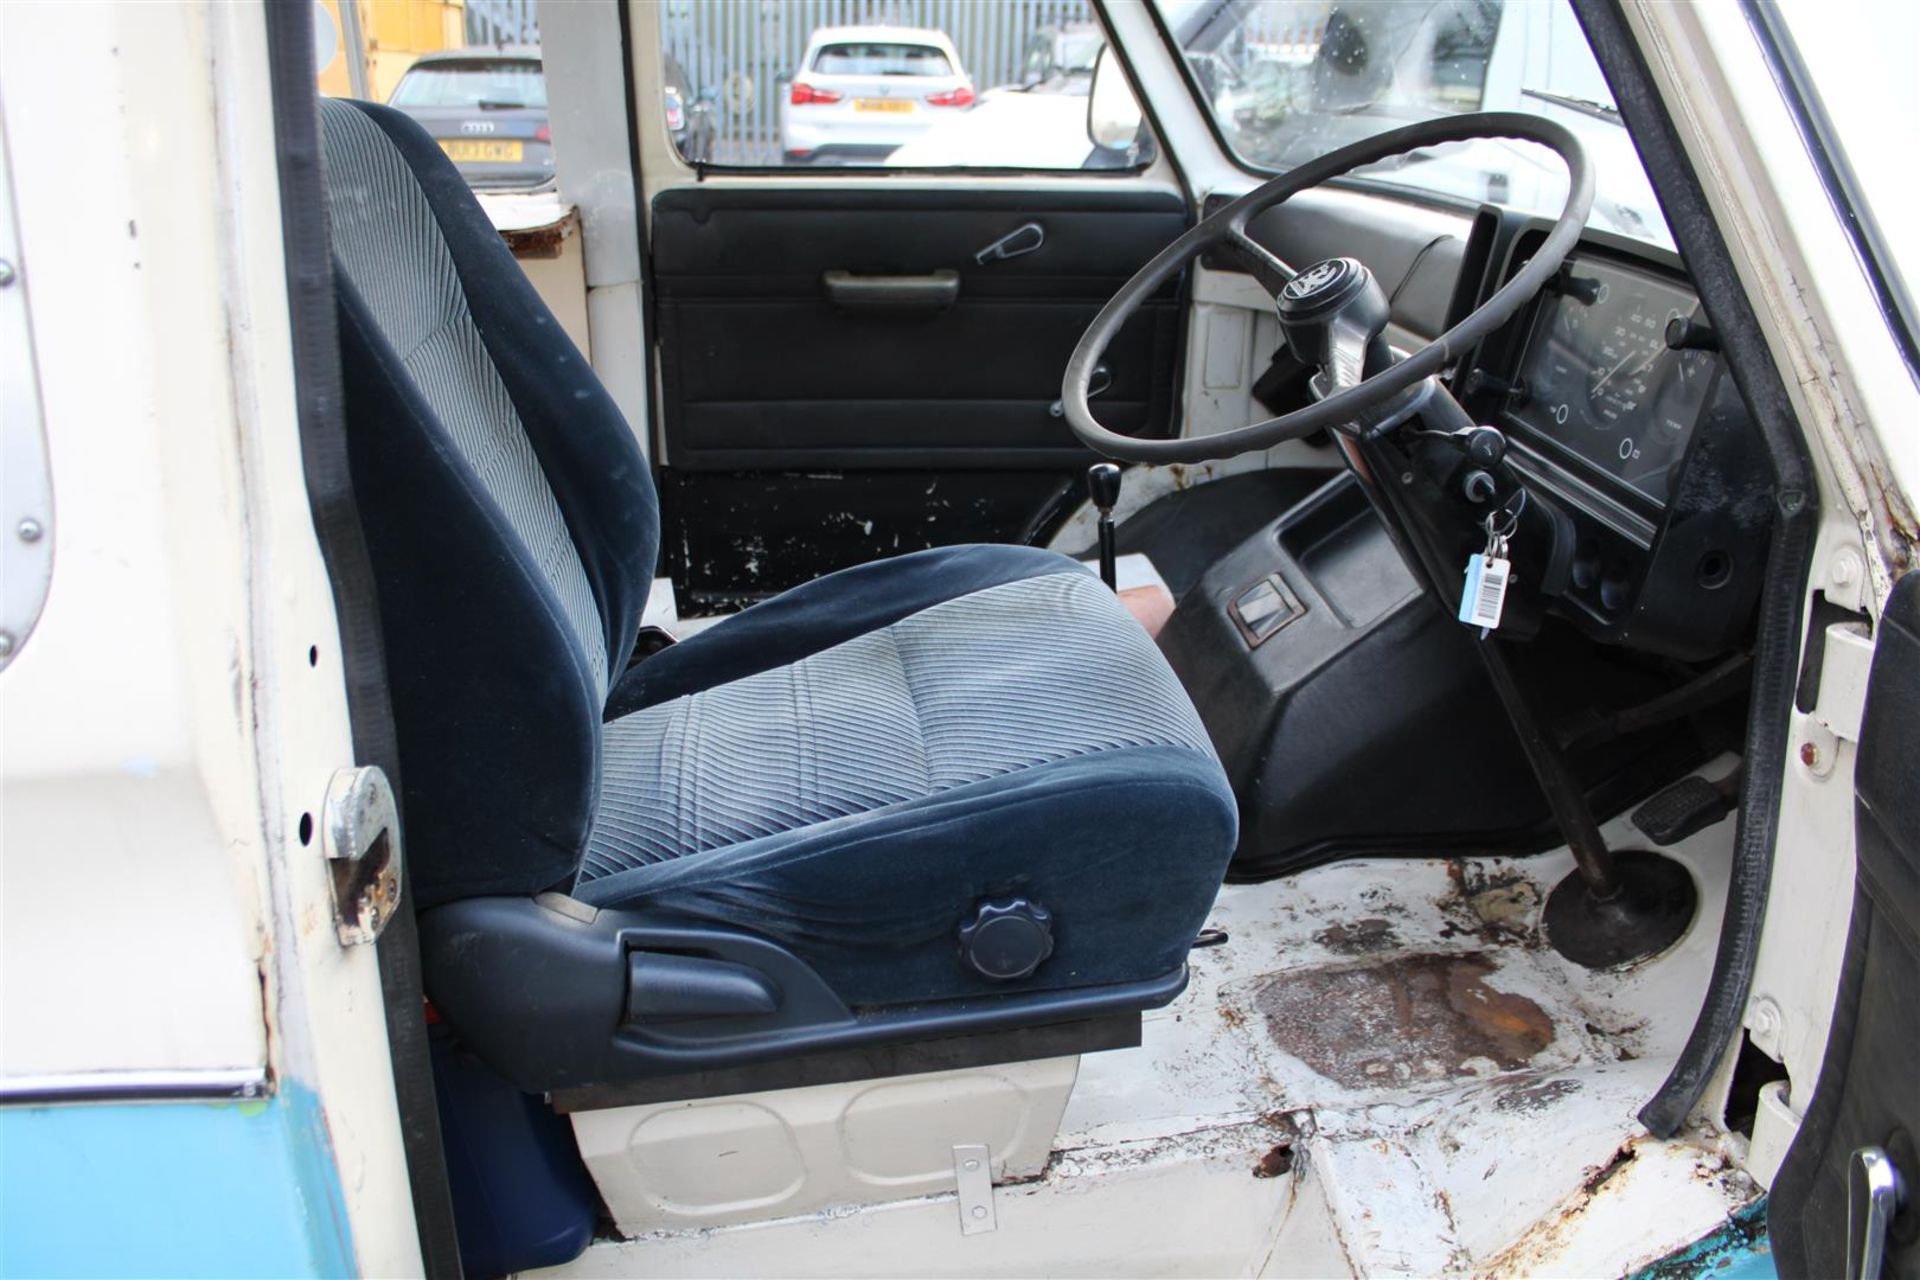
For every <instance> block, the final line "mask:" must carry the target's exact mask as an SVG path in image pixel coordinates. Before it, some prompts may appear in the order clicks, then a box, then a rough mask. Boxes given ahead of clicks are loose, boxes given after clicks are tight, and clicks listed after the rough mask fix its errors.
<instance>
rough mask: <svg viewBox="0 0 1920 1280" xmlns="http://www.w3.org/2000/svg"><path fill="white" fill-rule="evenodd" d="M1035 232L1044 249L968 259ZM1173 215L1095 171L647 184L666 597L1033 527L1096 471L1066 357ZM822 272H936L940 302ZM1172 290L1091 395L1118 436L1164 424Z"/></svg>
mask: <svg viewBox="0 0 1920 1280" xmlns="http://www.w3.org/2000/svg"><path fill="white" fill-rule="evenodd" d="M1030 223H1031V224H1037V225H1038V226H1039V227H1040V228H1041V232H1042V235H1043V240H1042V242H1041V244H1040V247H1039V248H1037V249H1035V250H1033V251H1032V252H1028V253H1023V254H1021V255H1019V256H1017V257H1012V258H1006V259H998V260H989V261H987V262H984V263H982V262H980V261H978V260H977V255H978V254H979V253H980V251H981V250H983V249H986V248H987V247H988V246H989V245H991V244H993V243H994V242H995V241H997V240H999V239H1001V238H1002V237H1004V236H1006V235H1007V234H1008V233H1010V232H1013V231H1015V230H1016V229H1018V228H1020V227H1023V226H1025V225H1027V224H1030ZM1187 226H1188V215H1187V210H1186V206H1185V204H1184V203H1183V201H1182V200H1181V199H1180V198H1179V197H1177V196H1175V195H1173V194H1170V193H1167V192H1164V191H1158V190H1152V189H1142V188H1140V187H1138V186H1130V187H1124V188H1123V187H1103V186H1102V185H1100V184H1099V183H1098V182H1089V183H1088V184H1087V186H1086V187H1085V189H1083V190H1074V191H1064V192H1063V191H1019V190H1006V189H984V188H980V189H967V188H960V187H954V186H946V187H942V188H939V189H934V188H920V189H910V190H900V191H889V190H875V189H872V188H860V187H852V186H848V187H844V188H839V189H830V188H819V187H811V188H795V187H782V186H780V185H768V186H760V187H732V188H715V187H692V188H676V189H673V190H669V191H666V192H663V193H661V195H660V196H659V197H658V198H657V199H656V200H655V202H654V219H653V233H652V250H653V271H654V290H655V298H656V303H657V308H658V311H657V315H658V334H659V341H660V356H661V389H662V402H663V403H662V409H663V414H662V418H663V423H662V436H663V444H664V459H665V466H666V469H667V474H666V475H665V477H663V480H664V483H663V491H664V493H665V495H666V497H665V506H666V510H665V512H664V515H665V519H666V523H667V533H668V563H669V568H670V570H671V572H672V573H673V576H674V578H675V585H676V587H677V588H678V589H679V590H680V591H681V592H682V594H683V595H686V596H690V597H692V598H693V599H694V600H695V601H696V603H697V602H699V601H701V600H703V599H704V600H710V601H711V600H717V599H719V598H727V599H732V598H740V597H751V596H754V595H758V594H764V593H767V592H771V591H777V590H781V589H784V588H785V587H788V586H791V585H793V584H794V583H796V582H799V581H803V580H805V579H806V578H808V577H812V576H814V575H815V574H818V573H822V572H827V571H830V570H832V569H835V568H840V567H843V566H844V565H847V564H853V563H858V562H860V561H862V560H866V559H871V558H873V557H874V556H876V555H881V554H892V553H894V552H896V551H908V550H914V549H917V548H918V547H921V546H935V545H943V544H946V543H951V542H956V541H963V540H985V541H1018V540H1022V539H1027V538H1033V537H1036V536H1037V537H1039V538H1040V539H1041V540H1044V536H1045V532H1046V530H1045V528H1044V525H1045V522H1046V519H1047V517H1048V515H1049V513H1050V512H1051V511H1052V510H1053V509H1054V508H1055V507H1056V506H1058V505H1059V504H1060V498H1061V494H1062V492H1063V490H1064V489H1065V488H1066V487H1068V486H1070V485H1071V484H1072V483H1073V481H1074V479H1075V477H1076V475H1077V473H1078V472H1079V471H1080V470H1082V469H1083V468H1084V467H1085V466H1086V465H1087V464H1088V463H1090V462H1092V461H1093V458H1092V455H1090V454H1089V453H1087V452H1086V451H1085V450H1083V449H1082V448H1080V446H1079V444H1078V443H1077V442H1076V441H1075V440H1074V438H1073V436H1072V434H1071V433H1070V432H1069V431H1068V429H1067V426H1066V422H1065V420H1064V419H1063V418H1061V417H1058V416H1056V415H1055V414H1054V413H1052V412H1051V406H1052V404H1053V403H1054V402H1055V401H1056V400H1057V399H1058V398H1059V395H1060V379H1061V375H1062V373H1063V372H1064V370H1065V368H1066V363H1067V358H1068V356H1069V355H1070V354H1071V353H1072V350H1073V347H1074V345H1075V343H1077V342H1078V341H1079V338H1080V335H1081V333H1082V332H1084V330H1085V329H1086V327H1087V325H1088V323H1089V322H1091V320H1092V319H1093V317H1094V315H1095V314H1096V313H1097V312H1098V311H1099V309H1100V307H1101V306H1102V305H1104V304H1105V302H1106V301H1107V299H1108V298H1109V297H1110V296H1111V295H1112V294H1113V293H1114V292H1115V291H1116V290H1117V289H1118V288H1119V287H1120V285H1121V284H1122V283H1124V282H1125V281H1126V280H1127V279H1128V277H1130V276H1131V275H1132V274H1133V273H1134V272H1135V271H1137V270H1138V269H1139V268H1140V267H1141V266H1142V265H1144V264H1145V263H1146V262H1147V261H1148V260H1149V259H1150V258H1151V257H1152V256H1153V255H1154V254H1155V253H1157V252H1159V250H1160V249H1161V248H1163V247H1164V246H1165V245H1166V244H1167V243H1168V242H1169V241H1171V240H1173V239H1174V238H1175V237H1177V236H1178V235H1179V234H1180V233H1181V232H1182V231H1184V230H1185V229H1186V227H1187ZM829 272H845V273H850V274H851V275H853V276H854V277H856V278H865V277H931V276H934V275H935V273H952V276H953V278H954V279H955V280H956V281H957V293H955V295H954V296H953V298H952V301H951V302H950V303H948V304H945V305H939V304H934V305H921V306H885V305H882V306H875V307H862V306H849V305H845V304H844V302H841V303H836V301H835V300H834V299H833V298H832V297H830V296H829V290H828V287H827V284H826V277H827V275H828V273H829ZM1180 287H1181V286H1180V283H1179V282H1173V283H1170V284H1169V285H1168V287H1167V288H1166V289H1164V290H1162V291H1161V293H1160V294H1158V295H1157V296H1156V297H1154V298H1153V299H1152V300H1151V301H1150V302H1149V303H1148V304H1147V305H1146V306H1144V307H1143V308H1142V310H1141V312H1140V314H1139V315H1138V316H1137V317H1136V318H1135V320H1134V321H1133V322H1132V323H1131V324H1130V325H1129V326H1128V327H1127V328H1126V330H1125V331H1123V332H1122V333H1121V335H1120V337H1119V339H1118V340H1117V341H1116V342H1115V343H1114V345H1113V346H1112V348H1110V350H1109V352H1108V356H1107V363H1108V365H1109V366H1110V367H1111V369H1112V371H1113V379H1112V385H1111V386H1110V387H1109V388H1108V390H1107V391H1106V392H1104V393H1103V394H1102V395H1101V396H1100V397H1099V398H1098V400H1097V401H1096V406H1097V408H1098V410H1099V412H1100V414H1101V417H1102V419H1103V420H1104V421H1106V422H1108V423H1109V424H1110V425H1113V426H1115V427H1116V428H1118V429H1121V430H1126V431H1130V432H1134V433H1137V434H1144V435H1166V434H1168V433H1169V432H1171V431H1172V430H1174V428H1175V419H1176V407H1177V403H1178V397H1177V395H1176V389H1177V387H1178V378H1177V371H1178V362H1179V357H1180V351H1181V345H1182V344H1181V337H1182V327H1183V323H1184V320H1183V313H1182V307H1181V300H1180V299H1181V294H1180ZM856 476H857V477H858V478H855V477H856ZM996 477H998V478H996ZM930 486H931V488H930ZM942 486H944V490H945V492H944V493H942V492H939V490H940V489H941V488H942ZM829 526H831V527H832V528H834V529H838V530H839V531H841V532H843V533H844V532H845V531H846V530H848V529H859V530H861V531H862V532H861V535H860V536H859V537H834V536H830V535H829V534H828V533H827V532H826V530H827V529H828V527H829ZM871 530H878V531H880V532H879V536H878V537H876V536H874V534H873V533H872V532H871ZM769 552H772V554H769Z"/></svg>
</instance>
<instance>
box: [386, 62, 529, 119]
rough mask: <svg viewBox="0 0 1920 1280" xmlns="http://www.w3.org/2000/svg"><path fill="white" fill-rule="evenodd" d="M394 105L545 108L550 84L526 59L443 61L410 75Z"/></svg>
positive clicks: (398, 89) (398, 88)
mask: <svg viewBox="0 0 1920 1280" xmlns="http://www.w3.org/2000/svg"><path fill="white" fill-rule="evenodd" d="M391 102H392V105H394V106H396V107H466V108H476V107H482V108H483V107H492V108H495V109H501V108H507V107H544V106H546V105H547V82H546V78H545V77H544V76H542V75H541V73H540V64H539V63H537V62H529V61H527V60H526V59H524V58H519V59H489V60H486V61H478V60H476V61H473V62H440V63H434V64H431V65H428V66H416V67H414V68H413V70H411V71H409V72H407V74H406V75H405V76H403V77H401V79H400V83H399V84H398V85H397V86H395V88H394V91H393V98H392V99H391Z"/></svg>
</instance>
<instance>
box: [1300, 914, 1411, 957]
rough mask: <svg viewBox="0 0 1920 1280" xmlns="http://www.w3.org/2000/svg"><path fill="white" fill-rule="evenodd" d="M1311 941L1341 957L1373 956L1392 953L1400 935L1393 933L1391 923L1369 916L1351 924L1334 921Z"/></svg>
mask: <svg viewBox="0 0 1920 1280" xmlns="http://www.w3.org/2000/svg"><path fill="white" fill-rule="evenodd" d="M1313 940H1314V941H1315V942H1317V943H1319V944H1320V945H1321V946H1323V947H1325V948H1326V949H1327V950H1329V951H1332V952H1334V953H1336V954H1338V955H1343V956H1360V955H1374V954H1377V953H1378V952H1381V951H1392V950H1393V949H1394V948H1396V947H1398V946H1399V945H1400V935H1399V934H1397V933H1395V932H1394V931H1393V924H1392V922H1391V921H1388V920H1383V919H1381V918H1380V917H1379V916H1369V917H1367V918H1366V919H1365V920H1355V921H1353V922H1352V923H1351V924H1349V923H1346V922H1345V921H1336V922H1335V923H1333V924H1330V925H1328V926H1327V927H1326V928H1324V929H1322V930H1321V931H1320V932H1318V933H1316V934H1314V935H1313Z"/></svg>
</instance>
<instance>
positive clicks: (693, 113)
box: [665, 54, 714, 164]
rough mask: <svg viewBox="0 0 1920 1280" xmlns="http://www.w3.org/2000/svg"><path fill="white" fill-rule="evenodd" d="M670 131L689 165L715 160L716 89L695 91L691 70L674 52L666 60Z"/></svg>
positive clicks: (668, 125)
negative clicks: (688, 76) (714, 97)
mask: <svg viewBox="0 0 1920 1280" xmlns="http://www.w3.org/2000/svg"><path fill="white" fill-rule="evenodd" d="M666 73H667V87H666V90H665V93H666V99H667V131H668V132H669V133H671V134H672V135H673V145H674V146H676V147H679V148H680V155H681V158H682V159H684V160H686V162H687V163H688V164H706V163H708V162H710V161H711V160H712V159H713V135H714V123H713V91H712V90H711V89H709V90H705V91H703V92H695V91H694V88H693V84H692V82H691V81H689V80H688V79H687V70H686V68H685V67H683V66H681V65H680V59H678V58H676V57H674V56H673V55H672V54H668V55H667V60H666Z"/></svg>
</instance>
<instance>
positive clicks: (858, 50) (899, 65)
mask: <svg viewBox="0 0 1920 1280" xmlns="http://www.w3.org/2000/svg"><path fill="white" fill-rule="evenodd" d="M813 69H814V70H815V71H818V72H819V73H820V74H822V75H829V76H950V75H952V74H953V63H951V62H949V61H948V60H947V55H946V54H944V53H942V52H940V51H939V50H938V49H935V48H933V47H932V46H931V45H924V44H879V43H873V42H862V43H859V44H829V45H822V46H821V48H820V52H818V53H816V54H814V55H813Z"/></svg>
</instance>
